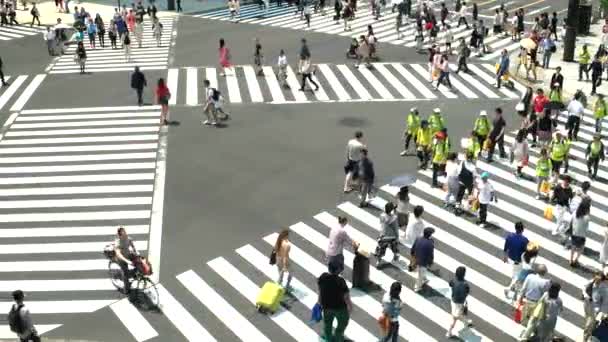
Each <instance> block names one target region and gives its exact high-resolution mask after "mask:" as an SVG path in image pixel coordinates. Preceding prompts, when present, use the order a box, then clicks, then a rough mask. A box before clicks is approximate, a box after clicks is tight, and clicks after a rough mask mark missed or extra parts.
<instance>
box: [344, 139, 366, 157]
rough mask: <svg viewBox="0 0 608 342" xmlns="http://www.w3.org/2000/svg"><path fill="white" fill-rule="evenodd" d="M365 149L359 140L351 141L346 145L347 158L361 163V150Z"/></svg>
mask: <svg viewBox="0 0 608 342" xmlns="http://www.w3.org/2000/svg"><path fill="white" fill-rule="evenodd" d="M363 148H365V145H363V143H362V142H360V141H359V140H357V139H350V140H349V141H348V144H347V145H346V156H347V158H348V159H349V160H352V161H359V159H361V150H362V149H363Z"/></svg>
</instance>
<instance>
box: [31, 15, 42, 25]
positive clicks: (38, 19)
mask: <svg viewBox="0 0 608 342" xmlns="http://www.w3.org/2000/svg"><path fill="white" fill-rule="evenodd" d="M34 21H38V26H40V17H39V16H37V15H34V16H32V26H34Z"/></svg>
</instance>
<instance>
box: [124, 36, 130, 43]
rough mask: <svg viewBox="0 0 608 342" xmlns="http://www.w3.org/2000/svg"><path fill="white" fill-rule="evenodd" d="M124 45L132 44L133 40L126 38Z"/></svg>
mask: <svg viewBox="0 0 608 342" xmlns="http://www.w3.org/2000/svg"><path fill="white" fill-rule="evenodd" d="M124 43H125V45H129V44H131V38H129V36H125V40H124Z"/></svg>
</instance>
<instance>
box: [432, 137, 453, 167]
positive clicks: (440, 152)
mask: <svg viewBox="0 0 608 342" xmlns="http://www.w3.org/2000/svg"><path fill="white" fill-rule="evenodd" d="M449 151H450V141H449V140H448V138H445V140H444V141H438V142H437V143H436V144H435V146H433V163H435V164H445V162H446V160H447V159H448V152H449Z"/></svg>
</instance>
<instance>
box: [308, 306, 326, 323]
mask: <svg viewBox="0 0 608 342" xmlns="http://www.w3.org/2000/svg"><path fill="white" fill-rule="evenodd" d="M322 319H323V310H322V308H321V304H319V303H316V304H315V305H314V306H313V307H312V310H311V312H310V322H311V323H319V322H321V320H322Z"/></svg>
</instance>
